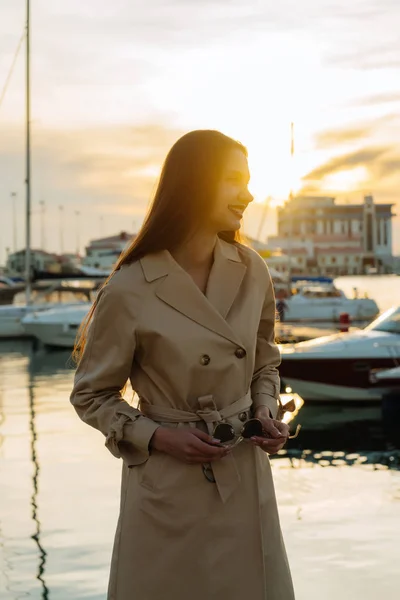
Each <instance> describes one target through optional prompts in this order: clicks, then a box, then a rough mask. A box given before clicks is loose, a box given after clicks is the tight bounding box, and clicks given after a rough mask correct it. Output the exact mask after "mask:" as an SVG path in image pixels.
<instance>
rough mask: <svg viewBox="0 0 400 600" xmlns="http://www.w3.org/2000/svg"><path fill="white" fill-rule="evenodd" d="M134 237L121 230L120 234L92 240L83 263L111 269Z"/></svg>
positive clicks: (86, 265) (93, 266)
mask: <svg viewBox="0 0 400 600" xmlns="http://www.w3.org/2000/svg"><path fill="white" fill-rule="evenodd" d="M134 238H135V235H134V234H132V233H127V232H126V231H121V233H119V234H118V235H113V236H111V237H106V238H100V239H97V240H92V241H91V242H90V244H89V246H87V248H86V256H85V257H84V259H83V261H82V264H83V265H84V266H85V267H92V268H96V269H102V270H109V271H111V269H112V268H113V267H114V265H115V263H116V262H117V260H118V258H119V256H120V255H121V252H123V251H124V250H125V248H126V247H127V245H129V243H130V242H131V241H132V240H133V239H134Z"/></svg>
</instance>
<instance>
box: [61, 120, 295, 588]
mask: <svg viewBox="0 0 400 600" xmlns="http://www.w3.org/2000/svg"><path fill="white" fill-rule="evenodd" d="M248 182H249V171H248V164H247V152H246V149H245V148H244V146H242V145H241V144H240V143H238V142H236V141H234V140H232V139H230V138H229V137H226V136H225V135H223V134H221V133H219V132H217V131H193V132H191V133H188V134H187V135H185V136H183V137H182V138H181V139H179V140H178V141H177V142H176V144H175V145H174V146H173V147H172V149H171V150H170V152H169V154H168V156H167V158H166V160H165V163H164V166H163V170H162V173H161V178H160V181H159V184H158V188H157V190H156V193H155V198H154V201H153V204H152V207H151V209H150V212H149V214H148V216H147V218H146V220H145V223H144V225H143V227H142V229H141V231H140V233H139V235H138V236H137V238H136V239H135V240H134V242H133V243H132V244H131V246H130V247H129V248H128V249H127V250H126V252H125V253H124V254H123V256H122V257H121V259H120V261H119V263H118V265H117V266H116V268H115V270H114V272H113V274H112V276H111V277H110V279H109V280H108V282H107V284H106V285H105V286H104V288H103V289H102V290H101V292H100V293H99V295H98V297H97V301H96V303H95V306H94V309H93V310H92V312H91V314H90V315H89V318H88V322H87V323H86V325H85V327H84V329H83V333H82V335H81V339H80V341H79V343H78V345H77V349H76V350H77V353H78V355H79V356H80V362H79V366H78V369H77V373H76V378H75V385H74V389H73V392H72V396H71V402H72V404H73V405H74V407H75V409H76V411H77V413H78V415H79V416H80V417H81V419H83V420H84V421H85V422H86V423H88V424H89V425H91V426H92V427H95V428H96V429H99V430H100V431H101V432H102V433H103V434H104V436H105V437H106V441H105V444H106V446H107V448H108V449H109V450H110V451H111V452H112V454H114V455H115V456H116V457H122V459H123V471H122V492H121V509H120V517H119V521H118V527H117V532H116V537H115V543H114V550H113V557H112V564H111V576H110V582H109V592H108V599H109V600H161V599H166V600H188V599H190V600H214V599H215V600H217V599H218V600H228V599H229V600H243V598H244V597H246V598H253V599H254V600H293V598H294V593H293V588H292V583H291V577H290V572H289V567H288V563H287V558H286V553H285V549H284V544H283V541H282V536H281V530H280V525H279V518H278V512H277V506H276V500H275V493H274V487H273V481H272V476H271V468H270V463H269V459H268V453H269V454H272V453H276V452H278V450H279V449H281V448H282V447H283V445H284V444H285V442H286V440H287V437H288V435H289V432H288V427H287V425H285V424H283V423H281V422H280V421H279V420H276V416H277V410H278V407H277V398H278V394H279V376H278V372H277V366H278V365H279V352H278V348H277V346H276V345H275V343H274V317H275V299H274V293H273V288H272V284H271V279H270V277H269V274H268V270H267V267H266V266H265V263H264V261H263V260H262V259H261V258H260V257H259V255H258V254H256V253H255V252H254V251H252V250H250V249H249V248H247V247H245V246H243V245H241V244H240V243H239V242H238V241H237V240H238V232H239V229H240V224H241V219H242V215H243V212H244V210H245V209H246V208H247V206H248V205H249V203H250V202H251V201H252V200H253V197H252V195H251V194H250V192H249V190H248ZM89 324H90V327H88V325H89ZM128 379H130V381H131V383H132V387H133V389H134V390H135V391H136V392H137V394H138V396H139V399H140V401H139V410H137V409H136V408H133V407H132V406H130V405H129V404H128V403H127V402H126V401H125V400H123V398H122V395H121V391H120V390H122V388H123V387H124V386H125V384H126V382H127V380H128ZM252 417H256V418H257V419H259V420H260V421H261V422H262V425H263V429H264V432H263V431H261V432H258V435H256V436H253V437H252V439H251V440H247V441H244V442H243V443H238V442H240V441H241V437H239V435H240V433H241V431H242V428H243V426H245V428H246V427H248V425H249V424H247V425H246V423H247V421H249V420H250V419H251V418H252ZM221 423H225V425H224V426H223V427H222V429H221ZM252 424H253V425H254V421H251V422H250V426H251V425H252ZM229 425H230V426H231V428H229ZM216 426H218V427H217V428H216ZM226 427H228V429H229V430H230V431H231V434H232V435H230V436H229V435H228V436H227V437H228V438H229V439H230V442H228V443H221V442H222V441H223V440H222V437H223V435H225V434H226ZM215 428H216V429H215ZM224 428H225V429H224ZM232 428H233V433H232ZM214 431H215V432H216V433H215V434H214ZM246 431H247V429H246ZM221 434H223V435H221ZM264 434H265V435H264ZM217 435H219V436H220V439H218V438H217V437H216V436H217ZM244 435H245V434H244ZM250 435H252V433H251V427H250ZM234 436H236V437H235V440H233V439H232V438H233V437H234ZM232 442H233V443H232Z"/></svg>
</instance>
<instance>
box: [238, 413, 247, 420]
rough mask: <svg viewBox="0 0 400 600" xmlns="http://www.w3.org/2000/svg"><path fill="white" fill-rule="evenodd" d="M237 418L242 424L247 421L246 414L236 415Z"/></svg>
mask: <svg viewBox="0 0 400 600" xmlns="http://www.w3.org/2000/svg"><path fill="white" fill-rule="evenodd" d="M238 417H239V421H242V423H244V422H245V421H247V413H246V412H242V413H240V414H239V415H238Z"/></svg>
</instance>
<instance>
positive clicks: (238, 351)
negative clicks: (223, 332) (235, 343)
mask: <svg viewBox="0 0 400 600" xmlns="http://www.w3.org/2000/svg"><path fill="white" fill-rule="evenodd" d="M235 356H236V358H244V357H245V356H246V350H245V349H244V348H236V350H235Z"/></svg>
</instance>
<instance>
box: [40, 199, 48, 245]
mask: <svg viewBox="0 0 400 600" xmlns="http://www.w3.org/2000/svg"><path fill="white" fill-rule="evenodd" d="M39 204H40V247H41V249H42V250H44V249H45V236H44V216H45V212H46V203H45V201H44V200H40V201H39Z"/></svg>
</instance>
